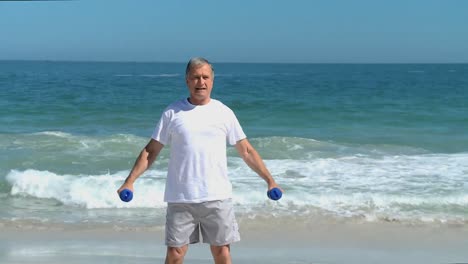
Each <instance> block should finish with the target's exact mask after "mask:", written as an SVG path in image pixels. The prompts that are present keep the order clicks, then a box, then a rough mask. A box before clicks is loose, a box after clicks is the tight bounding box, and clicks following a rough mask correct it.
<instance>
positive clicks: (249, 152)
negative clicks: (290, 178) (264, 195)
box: [236, 139, 278, 190]
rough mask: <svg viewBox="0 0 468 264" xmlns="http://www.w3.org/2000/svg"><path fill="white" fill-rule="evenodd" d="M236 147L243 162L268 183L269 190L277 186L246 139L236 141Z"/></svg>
mask: <svg viewBox="0 0 468 264" xmlns="http://www.w3.org/2000/svg"><path fill="white" fill-rule="evenodd" d="M236 149H237V152H238V153H239V155H240V156H241V157H242V159H243V160H244V161H245V163H246V164H247V165H248V166H249V167H250V168H251V169H252V170H253V171H255V172H256V173H257V174H258V175H259V176H260V177H262V178H263V179H264V180H265V182H266V183H267V184H268V190H271V189H272V188H274V187H278V185H277V184H276V182H275V180H274V179H273V177H272V176H271V174H270V172H269V171H268V169H267V167H266V166H265V163H263V160H262V158H261V157H260V155H259V154H258V152H257V151H256V150H255V149H254V147H252V145H251V144H250V142H249V141H248V140H247V139H242V140H239V141H237V143H236Z"/></svg>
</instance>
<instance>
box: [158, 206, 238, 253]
mask: <svg viewBox="0 0 468 264" xmlns="http://www.w3.org/2000/svg"><path fill="white" fill-rule="evenodd" d="M200 234H201V237H202V238H203V243H208V244H210V245H213V246H223V245H228V244H231V243H233V242H237V241H239V240H240V235H239V228H238V226H237V222H236V218H235V216H234V210H233V206H232V200H231V199H226V200H219V201H209V202H203V203H168V205H167V215H166V245H167V246H170V247H181V246H184V245H187V244H193V243H198V242H200V241H201V240H200Z"/></svg>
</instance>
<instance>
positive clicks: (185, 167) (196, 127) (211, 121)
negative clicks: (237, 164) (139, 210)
mask: <svg viewBox="0 0 468 264" xmlns="http://www.w3.org/2000/svg"><path fill="white" fill-rule="evenodd" d="M152 138H153V139H155V140H157V141H159V142H160V143H161V144H163V145H169V146H170V159H169V167H168V172H167V179H166V190H165V193H164V201H166V202H170V203H199V202H205V201H213V200H222V199H227V198H230V197H231V196H232V185H231V182H230V181H229V178H228V175H227V156H226V142H228V143H229V144H230V145H234V144H236V142H237V141H239V140H241V139H244V138H246V135H245V134H244V132H243V130H242V128H241V126H240V124H239V121H238V120H237V118H236V116H235V115H234V112H233V111H232V110H231V109H230V108H229V107H227V106H226V105H224V104H223V103H221V102H220V101H218V100H215V99H211V100H210V102H209V103H208V104H206V105H192V104H191V103H190V102H188V100H187V99H183V100H180V101H177V102H175V103H172V104H171V105H169V106H168V107H167V108H166V109H165V110H164V112H163V114H162V116H161V119H160V120H159V122H158V124H157V126H156V128H155V130H154V132H153V135H152Z"/></svg>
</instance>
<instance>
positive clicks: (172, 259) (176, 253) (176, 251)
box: [165, 245, 230, 264]
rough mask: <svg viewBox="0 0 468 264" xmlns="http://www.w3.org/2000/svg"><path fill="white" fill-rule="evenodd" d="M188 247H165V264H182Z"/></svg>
mask: <svg viewBox="0 0 468 264" xmlns="http://www.w3.org/2000/svg"><path fill="white" fill-rule="evenodd" d="M187 250H188V245H185V246H182V247H167V253H166V262H165V263H166V264H182V263H184V257H185V254H186V253H187ZM229 263H230V262H229Z"/></svg>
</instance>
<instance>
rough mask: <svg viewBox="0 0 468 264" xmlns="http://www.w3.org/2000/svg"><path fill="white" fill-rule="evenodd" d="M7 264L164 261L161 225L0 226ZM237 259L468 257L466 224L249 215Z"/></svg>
mask: <svg viewBox="0 0 468 264" xmlns="http://www.w3.org/2000/svg"><path fill="white" fill-rule="evenodd" d="M1 229H2V231H1V233H0V234H1V235H0V262H1V263H8V264H12V263H18V264H19V263H49V264H51V263H57V264H58V263H142V264H143V263H163V261H164V255H165V246H164V242H163V237H164V234H163V231H162V230H160V228H154V229H151V228H144V229H122V228H103V227H96V226H95V227H91V226H74V227H67V226H63V227H61V228H56V229H54V230H50V229H46V228H43V227H41V226H40V225H39V226H31V227H29V228H24V227H23V228H17V227H15V226H6V225H4V226H2V227H1ZM241 235H242V241H241V242H239V243H236V244H234V245H233V246H232V256H233V263H269V264H272V263H274V264H275V263H278V264H279V263H295V264H298V263H468V251H467V250H466V249H467V248H468V229H467V228H466V227H463V226H447V225H439V226H435V225H431V226H429V225H419V226H414V225H413V226H410V225H402V224H400V223H391V222H389V223H379V224H377V223H375V224H374V223H333V224H331V223H328V224H327V223H318V224H316V225H312V226H307V227H304V226H296V227H293V226H290V227H288V228H283V229H280V226H279V225H261V224H258V222H255V223H254V222H249V221H243V223H242V225H241ZM185 263H188V264H198V263H200V264H201V263H212V261H211V255H210V253H209V248H208V246H207V245H205V244H196V245H192V246H191V247H190V249H189V252H188V254H187V256H186V261H185Z"/></svg>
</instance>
